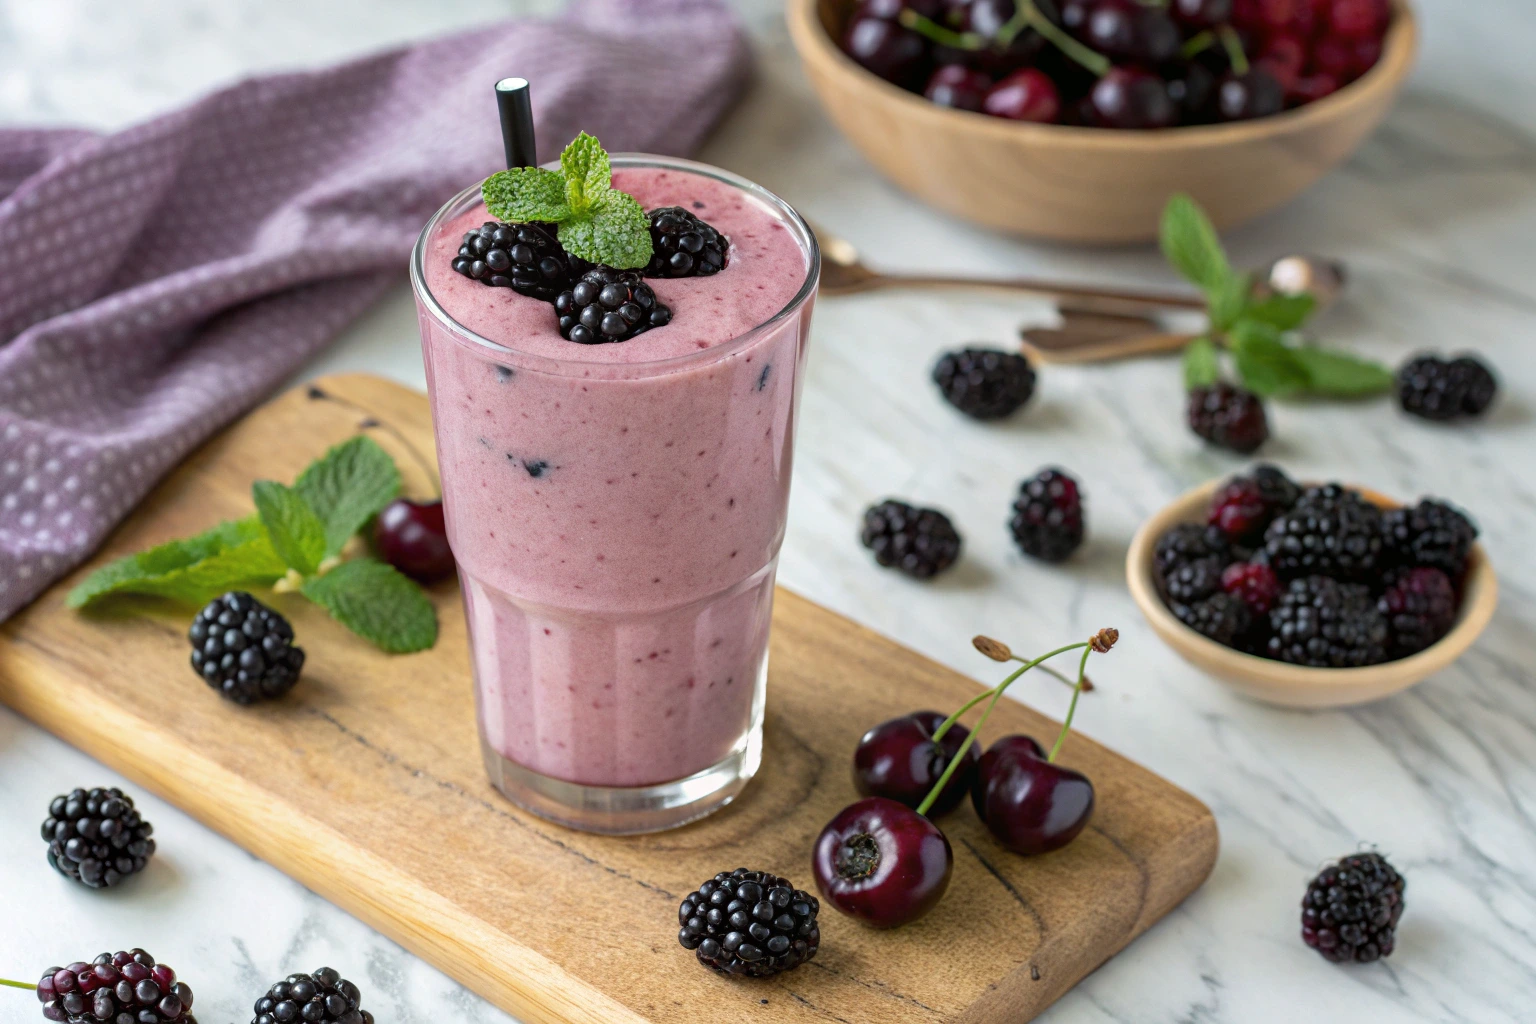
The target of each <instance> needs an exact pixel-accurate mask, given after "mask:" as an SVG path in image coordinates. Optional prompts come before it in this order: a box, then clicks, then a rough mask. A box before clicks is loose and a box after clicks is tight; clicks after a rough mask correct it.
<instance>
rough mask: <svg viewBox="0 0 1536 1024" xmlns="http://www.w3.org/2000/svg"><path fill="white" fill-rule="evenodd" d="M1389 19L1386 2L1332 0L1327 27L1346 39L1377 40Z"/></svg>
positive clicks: (1390, 9) (1385, 0) (1378, 0)
mask: <svg viewBox="0 0 1536 1024" xmlns="http://www.w3.org/2000/svg"><path fill="white" fill-rule="evenodd" d="M1391 18H1392V8H1391V7H1390V6H1389V5H1388V3H1387V0H1333V2H1332V3H1331V4H1330V5H1329V7H1328V27H1329V28H1330V29H1332V31H1333V34H1334V35H1338V36H1344V37H1345V38H1348V39H1375V38H1378V37H1380V36H1381V34H1382V33H1384V32H1385V31H1386V30H1387V22H1388V21H1390V20H1391Z"/></svg>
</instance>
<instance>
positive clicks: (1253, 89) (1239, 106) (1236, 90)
mask: <svg viewBox="0 0 1536 1024" xmlns="http://www.w3.org/2000/svg"><path fill="white" fill-rule="evenodd" d="M1283 109H1285V90H1284V89H1283V88H1282V87H1281V85H1280V80H1279V79H1277V78H1276V77H1275V76H1274V75H1273V74H1271V73H1270V72H1269V71H1268V70H1267V69H1266V68H1263V67H1253V68H1250V69H1249V70H1248V73H1247V74H1245V75H1239V74H1233V73H1228V74H1227V75H1226V76H1225V77H1223V78H1222V80H1221V84H1220V85H1219V86H1217V87H1216V112H1217V114H1218V115H1219V116H1220V117H1221V119H1222V120H1223V121H1247V120H1249V119H1250V118H1255V117H1268V116H1269V115H1270V114H1278V113H1280V111H1281V110H1283Z"/></svg>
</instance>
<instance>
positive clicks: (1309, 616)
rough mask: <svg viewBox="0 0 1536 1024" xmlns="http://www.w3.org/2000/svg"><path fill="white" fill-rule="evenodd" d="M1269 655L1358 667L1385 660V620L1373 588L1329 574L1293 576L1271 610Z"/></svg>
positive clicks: (1326, 665) (1314, 663)
mask: <svg viewBox="0 0 1536 1024" xmlns="http://www.w3.org/2000/svg"><path fill="white" fill-rule="evenodd" d="M1269 625H1270V628H1271V629H1272V630H1273V631H1274V635H1273V636H1271V637H1270V638H1269V645H1268V651H1269V656H1270V657H1271V658H1277V659H1279V660H1280V661H1285V662H1290V663H1291V664H1292V665H1310V666H1313V667H1315V668H1360V667H1362V666H1364V665H1376V664H1379V663H1381V662H1383V661H1386V660H1387V620H1386V618H1385V617H1384V616H1383V615H1382V614H1381V612H1379V611H1378V610H1377V608H1376V602H1375V601H1373V600H1372V599H1371V592H1370V588H1368V587H1366V586H1365V585H1363V584H1358V583H1340V582H1339V581H1338V580H1333V579H1329V578H1328V577H1326V576H1304V577H1302V578H1301V579H1298V580H1292V581H1291V583H1290V586H1289V587H1288V588H1287V589H1286V591H1285V593H1283V594H1282V595H1281V596H1280V601H1279V603H1278V604H1276V605H1275V606H1274V608H1272V609H1271V610H1270V613H1269Z"/></svg>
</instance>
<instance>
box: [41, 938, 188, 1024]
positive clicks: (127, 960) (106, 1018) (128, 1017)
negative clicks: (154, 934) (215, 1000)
mask: <svg viewBox="0 0 1536 1024" xmlns="http://www.w3.org/2000/svg"><path fill="white" fill-rule="evenodd" d="M37 998H38V1001H40V1002H41V1003H42V1004H43V1016H44V1017H46V1018H47V1019H49V1020H54V1021H67V1022H69V1024H141V1022H150V1024H197V1019H196V1018H195V1017H193V1016H192V990H191V989H190V988H188V987H187V985H186V984H185V983H184V982H180V981H177V980H176V972H175V971H173V970H171V969H170V968H169V967H167V966H166V965H165V964H157V963H155V958H154V957H152V956H150V955H149V954H148V953H146V952H144V951H143V950H142V949H135V950H130V951H128V952H118V953H103V954H101V955H100V956H98V957H97V958H96V959H95V960H94V961H92V962H91V963H85V962H83V961H80V962H76V963H72V964H70V965H69V966H68V967H50V968H48V970H46V971H44V972H43V977H42V980H41V981H39V982H38V983H37Z"/></svg>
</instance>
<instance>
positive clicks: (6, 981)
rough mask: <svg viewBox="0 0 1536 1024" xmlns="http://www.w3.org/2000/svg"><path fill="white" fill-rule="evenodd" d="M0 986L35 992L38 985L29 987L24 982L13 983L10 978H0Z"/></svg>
mask: <svg viewBox="0 0 1536 1024" xmlns="http://www.w3.org/2000/svg"><path fill="white" fill-rule="evenodd" d="M0 985H9V986H10V987H11V988H24V989H26V990H27V991H29V992H32V991H35V990H36V989H37V985H35V984H32V985H28V984H27V983H26V982H24V981H12V980H11V979H10V978H0Z"/></svg>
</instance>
